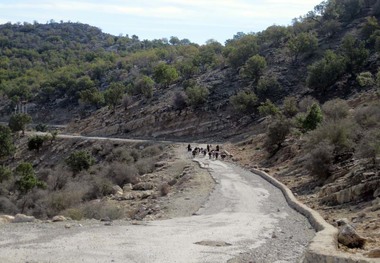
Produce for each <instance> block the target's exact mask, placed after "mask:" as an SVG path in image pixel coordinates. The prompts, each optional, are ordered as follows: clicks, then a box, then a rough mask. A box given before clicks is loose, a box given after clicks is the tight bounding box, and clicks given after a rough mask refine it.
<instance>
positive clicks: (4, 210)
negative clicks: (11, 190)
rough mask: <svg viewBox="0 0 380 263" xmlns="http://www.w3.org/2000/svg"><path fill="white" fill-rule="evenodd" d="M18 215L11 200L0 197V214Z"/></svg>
mask: <svg viewBox="0 0 380 263" xmlns="http://www.w3.org/2000/svg"><path fill="white" fill-rule="evenodd" d="M17 213H18V208H17V206H16V205H15V204H14V203H12V201H11V200H9V199H8V198H6V197H4V196H0V214H8V215H14V214H17Z"/></svg>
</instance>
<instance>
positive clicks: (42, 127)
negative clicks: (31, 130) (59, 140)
mask: <svg viewBox="0 0 380 263" xmlns="http://www.w3.org/2000/svg"><path fill="white" fill-rule="evenodd" d="M36 131H38V132H47V125H46V124H42V123H39V124H37V126H36Z"/></svg>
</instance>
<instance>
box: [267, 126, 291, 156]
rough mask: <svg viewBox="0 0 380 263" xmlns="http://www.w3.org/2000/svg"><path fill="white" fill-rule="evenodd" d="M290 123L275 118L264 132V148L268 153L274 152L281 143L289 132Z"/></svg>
mask: <svg viewBox="0 0 380 263" xmlns="http://www.w3.org/2000/svg"><path fill="white" fill-rule="evenodd" d="M290 128H291V123H290V121H289V120H287V119H284V118H280V119H277V120H275V121H274V122H273V123H272V124H271V125H270V126H269V127H268V131H267V133H266V135H267V138H266V141H265V148H266V149H267V151H268V152H269V153H272V154H274V153H276V152H277V151H278V150H279V149H280V148H281V144H282V143H283V142H284V141H285V139H286V136H287V135H288V134H289V133H290Z"/></svg>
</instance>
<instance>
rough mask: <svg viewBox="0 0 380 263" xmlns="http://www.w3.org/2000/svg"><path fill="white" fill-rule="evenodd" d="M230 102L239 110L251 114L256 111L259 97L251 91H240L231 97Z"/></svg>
mask: <svg viewBox="0 0 380 263" xmlns="http://www.w3.org/2000/svg"><path fill="white" fill-rule="evenodd" d="M230 103H231V104H232V106H233V107H234V109H235V110H236V111H237V112H239V113H248V114H251V113H253V112H254V111H255V108H256V103H257V97H256V95H255V93H253V92H251V91H240V92H239V93H238V94H236V95H234V96H231V97H230Z"/></svg>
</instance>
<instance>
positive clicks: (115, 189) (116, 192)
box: [112, 185, 124, 195]
mask: <svg viewBox="0 0 380 263" xmlns="http://www.w3.org/2000/svg"><path fill="white" fill-rule="evenodd" d="M112 190H113V194H114V195H123V193H124V191H123V189H121V187H120V186H118V185H114V186H112Z"/></svg>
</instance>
